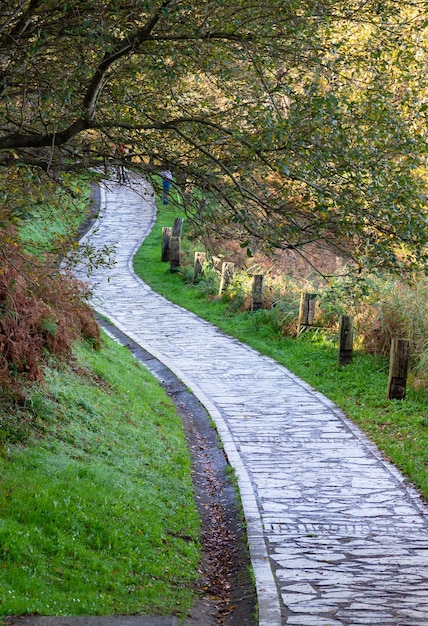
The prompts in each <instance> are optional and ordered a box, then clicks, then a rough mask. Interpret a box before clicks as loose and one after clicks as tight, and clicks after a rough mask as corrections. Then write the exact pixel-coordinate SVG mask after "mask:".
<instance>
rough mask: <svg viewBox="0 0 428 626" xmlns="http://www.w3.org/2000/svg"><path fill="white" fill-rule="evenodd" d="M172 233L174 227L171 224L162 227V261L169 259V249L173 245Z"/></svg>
mask: <svg viewBox="0 0 428 626" xmlns="http://www.w3.org/2000/svg"><path fill="white" fill-rule="evenodd" d="M171 233H172V228H171V227H170V226H164V227H163V228H162V257H161V259H162V261H169V250H170V247H171Z"/></svg>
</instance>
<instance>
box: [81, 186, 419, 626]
mask: <svg viewBox="0 0 428 626" xmlns="http://www.w3.org/2000/svg"><path fill="white" fill-rule="evenodd" d="M133 185H134V187H133V189H129V188H125V187H121V186H119V185H115V184H113V183H112V184H110V185H109V186H108V187H106V188H102V189H101V207H102V213H101V215H102V217H101V219H100V220H99V221H98V222H97V224H96V228H95V229H93V230H92V231H91V232H89V233H88V234H87V235H86V237H85V240H87V239H88V238H89V240H90V241H91V243H92V244H93V245H95V246H99V247H102V246H103V245H105V244H108V245H112V246H114V247H115V249H116V257H115V258H116V264H115V265H114V267H113V268H111V269H103V270H96V271H95V272H94V273H93V274H92V275H91V276H90V277H89V278H88V279H87V280H88V282H90V283H91V285H92V286H93V289H94V298H93V304H94V307H95V308H96V310H97V311H98V312H99V313H100V314H101V315H105V316H106V317H108V318H109V319H110V320H111V321H112V322H113V323H114V324H115V325H116V326H117V327H118V328H119V329H120V330H122V331H123V332H124V333H125V334H127V335H128V336H129V337H130V338H131V339H133V340H134V341H136V342H137V343H138V344H139V345H140V346H142V347H143V348H144V349H146V350H147V351H148V352H150V353H151V354H153V355H154V356H155V357H156V358H157V359H159V360H160V361H161V362H163V363H164V364H165V365H167V367H169V368H170V369H171V370H172V371H173V372H174V373H175V374H176V375H177V376H178V377H179V378H180V379H181V380H182V381H183V382H184V384H185V385H187V386H188V387H189V388H190V389H191V390H192V392H193V393H194V394H195V395H196V397H197V398H198V399H199V400H200V401H201V402H202V404H203V405H204V406H205V408H206V409H207V410H208V412H209V413H210V415H211V417H212V419H213V420H214V422H215V423H216V426H217V429H218V432H219V434H220V437H221V439H222V442H223V445H224V449H225V451H226V454H227V456H228V460H229V462H230V464H231V465H232V466H233V467H234V469H235V472H236V475H237V478H238V483H239V488H240V494H241V499H242V503H243V508H244V512H245V516H246V521H247V534H248V541H249V546H250V553H251V559H252V563H253V567H254V572H255V578H256V586H257V594H258V602H259V612H260V620H259V623H260V626H283V625H285V624H286V625H287V626H288V625H294V626H298V625H300V626H361V625H363V626H368V625H371V624H379V625H382V626H421V625H424V626H427V625H428V506H427V505H426V504H424V503H423V502H422V501H421V500H420V499H419V497H418V495H417V493H416V492H415V491H414V490H413V489H412V488H411V487H409V486H408V485H407V484H406V482H405V480H404V478H403V477H402V476H401V474H400V473H399V472H398V471H397V470H396V469H395V468H394V467H393V466H391V465H390V464H389V463H387V462H386V461H385V460H384V459H383V458H382V456H381V455H380V454H379V452H378V451H377V449H376V448H375V447H374V446H373V445H372V444H371V443H370V442H369V441H368V440H367V439H366V438H365V436H364V435H363V434H362V433H361V432H360V431H359V429H358V428H357V427H356V426H354V425H353V424H351V423H350V422H349V421H348V420H347V419H346V418H345V417H344V416H343V414H342V413H341V412H340V410H339V409H337V407H335V405H334V404H333V403H332V402H330V401H329V400H328V399H327V398H325V397H324V396H323V395H322V394H319V393H317V392H315V391H314V390H312V389H311V388H310V387H309V386H308V385H306V384H305V383H304V382H303V381H301V380H300V379H298V378H297V377H296V376H294V375H293V374H291V373H290V372H289V371H288V370H287V369H285V368H284V367H283V366H281V365H279V364H277V363H276V362H275V361H273V360H271V359H269V358H267V357H264V356H261V355H260V354H258V353H257V352H256V351H254V350H253V349H251V348H249V347H248V346H246V345H244V344H242V343H240V342H239V341H237V340H236V339H234V338H231V337H228V336H226V335H224V334H223V333H222V332H221V331H219V330H218V329H217V328H216V327H214V326H212V325H211V324H209V323H208V322H205V321H203V320H201V319H199V318H198V317H197V316H195V315H194V314H192V313H189V312H188V311H185V310H183V309H181V308H179V307H177V306H176V305H174V304H171V303H170V302H168V301H167V300H165V299H164V298H162V297H161V296H159V295H158V294H156V293H154V292H153V291H152V290H151V289H150V288H149V287H148V286H146V285H145V284H144V283H143V282H142V281H141V280H140V279H139V278H138V277H137V276H136V275H135V273H134V271H133V268H132V257H133V255H134V254H135V252H136V251H137V249H138V247H139V245H140V243H141V241H142V240H143V239H144V237H145V236H146V235H147V234H148V233H149V232H150V229H151V227H152V225H153V222H154V218H155V206H154V199H153V196H152V195H151V191H150V189H149V188H148V187H145V185H144V183H141V182H140V183H139V182H135V183H134V184H133ZM166 225H167V224H166ZM80 277H82V278H84V277H85V272H84V270H81V271H80Z"/></svg>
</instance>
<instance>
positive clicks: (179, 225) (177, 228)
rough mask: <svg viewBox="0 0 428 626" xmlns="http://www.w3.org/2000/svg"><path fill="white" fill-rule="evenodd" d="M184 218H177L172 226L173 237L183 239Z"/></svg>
mask: <svg viewBox="0 0 428 626" xmlns="http://www.w3.org/2000/svg"><path fill="white" fill-rule="evenodd" d="M183 222H184V217H176V218H175V220H174V224H173V226H172V233H171V237H181V233H182V232H183Z"/></svg>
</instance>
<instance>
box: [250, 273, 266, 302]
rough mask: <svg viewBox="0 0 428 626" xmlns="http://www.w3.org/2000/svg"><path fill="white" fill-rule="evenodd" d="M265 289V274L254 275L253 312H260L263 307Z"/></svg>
mask: <svg viewBox="0 0 428 626" xmlns="http://www.w3.org/2000/svg"><path fill="white" fill-rule="evenodd" d="M263 287H264V276H263V274H254V276H253V287H252V292H251V296H252V300H251V310H252V311H258V310H259V309H261V308H262V306H263Z"/></svg>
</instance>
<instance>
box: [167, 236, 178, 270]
mask: <svg viewBox="0 0 428 626" xmlns="http://www.w3.org/2000/svg"><path fill="white" fill-rule="evenodd" d="M180 244H181V238H180V237H171V248H170V251H169V262H170V269H171V272H175V271H176V270H177V269H178V268H179V267H180V263H181V258H180V257H181V245H180Z"/></svg>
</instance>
